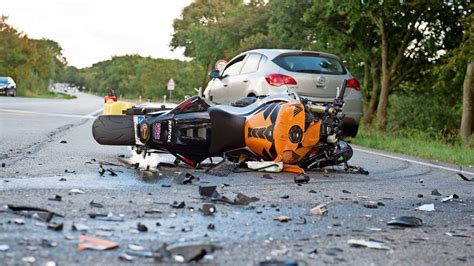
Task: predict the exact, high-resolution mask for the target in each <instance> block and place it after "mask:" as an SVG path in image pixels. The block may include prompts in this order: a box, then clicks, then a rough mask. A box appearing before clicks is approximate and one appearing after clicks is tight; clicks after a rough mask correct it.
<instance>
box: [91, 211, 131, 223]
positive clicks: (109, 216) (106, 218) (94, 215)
mask: <svg viewBox="0 0 474 266" xmlns="http://www.w3.org/2000/svg"><path fill="white" fill-rule="evenodd" d="M89 218H91V219H96V220H101V221H107V222H123V221H124V220H123V218H122V217H120V216H116V215H114V214H113V213H111V212H109V213H107V214H105V213H89Z"/></svg>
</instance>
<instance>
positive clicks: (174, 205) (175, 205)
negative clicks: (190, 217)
mask: <svg viewBox="0 0 474 266" xmlns="http://www.w3.org/2000/svg"><path fill="white" fill-rule="evenodd" d="M170 206H171V207H172V208H175V209H182V208H184V207H186V203H185V202H184V201H181V202H177V201H173V203H170Z"/></svg>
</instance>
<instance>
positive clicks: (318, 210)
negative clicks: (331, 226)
mask: <svg viewBox="0 0 474 266" xmlns="http://www.w3.org/2000/svg"><path fill="white" fill-rule="evenodd" d="M327 212H328V207H327V205H326V204H319V205H318V206H316V207H314V208H312V209H311V214H312V215H324V214H327Z"/></svg>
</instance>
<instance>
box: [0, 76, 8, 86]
mask: <svg viewBox="0 0 474 266" xmlns="http://www.w3.org/2000/svg"><path fill="white" fill-rule="evenodd" d="M0 83H1V84H7V83H8V79H7V78H4V77H0Z"/></svg>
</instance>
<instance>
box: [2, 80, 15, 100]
mask: <svg viewBox="0 0 474 266" xmlns="http://www.w3.org/2000/svg"><path fill="white" fill-rule="evenodd" d="M0 95H5V96H13V97H15V96H16V83H15V81H14V80H13V79H12V78H10V77H0Z"/></svg>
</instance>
